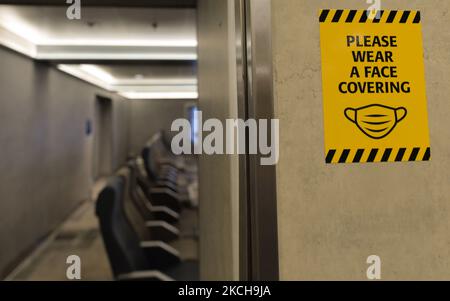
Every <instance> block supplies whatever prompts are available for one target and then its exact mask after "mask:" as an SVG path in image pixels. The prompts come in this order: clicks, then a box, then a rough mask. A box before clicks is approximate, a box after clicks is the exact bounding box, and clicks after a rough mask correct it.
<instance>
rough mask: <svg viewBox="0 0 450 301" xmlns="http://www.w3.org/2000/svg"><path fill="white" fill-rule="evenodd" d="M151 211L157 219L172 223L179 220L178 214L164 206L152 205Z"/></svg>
mask: <svg viewBox="0 0 450 301" xmlns="http://www.w3.org/2000/svg"><path fill="white" fill-rule="evenodd" d="M152 212H153V214H154V216H155V217H156V219H157V220H162V221H165V222H168V223H172V224H173V223H177V222H179V220H180V215H179V214H178V213H176V212H175V211H174V210H172V209H170V208H169V207H166V206H152Z"/></svg>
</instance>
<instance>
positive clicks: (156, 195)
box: [149, 187, 181, 213]
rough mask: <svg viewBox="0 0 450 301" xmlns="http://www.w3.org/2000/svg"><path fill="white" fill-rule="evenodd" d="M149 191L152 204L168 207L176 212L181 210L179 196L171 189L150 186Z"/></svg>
mask: <svg viewBox="0 0 450 301" xmlns="http://www.w3.org/2000/svg"><path fill="white" fill-rule="evenodd" d="M149 192H150V197H151V199H152V200H154V202H153V203H154V205H158V206H166V207H169V208H170V209H172V210H173V211H175V212H177V213H179V212H180V211H181V198H180V196H179V195H178V194H177V193H175V192H173V191H172V190H171V189H168V188H163V187H152V188H150V191H149Z"/></svg>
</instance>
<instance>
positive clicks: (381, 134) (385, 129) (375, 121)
mask: <svg viewBox="0 0 450 301" xmlns="http://www.w3.org/2000/svg"><path fill="white" fill-rule="evenodd" d="M344 114H345V117H347V119H348V120H350V121H351V122H353V123H354V124H356V126H357V127H358V128H359V129H360V130H361V131H362V132H363V133H364V134H365V135H366V136H368V137H370V138H373V139H382V138H385V137H386V136H387V135H389V134H390V133H391V132H392V131H393V130H394V128H395V127H396V126H397V124H398V123H399V122H400V121H402V120H403V119H405V117H406V115H407V114H408V111H407V110H406V108H404V107H400V108H391V107H387V106H383V105H378V104H373V105H369V106H365V107H361V108H358V109H353V108H347V109H345V111H344Z"/></svg>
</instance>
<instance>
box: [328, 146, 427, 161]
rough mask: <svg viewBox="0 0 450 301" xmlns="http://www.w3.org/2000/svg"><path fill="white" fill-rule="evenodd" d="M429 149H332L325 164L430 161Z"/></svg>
mask: <svg viewBox="0 0 450 301" xmlns="http://www.w3.org/2000/svg"><path fill="white" fill-rule="evenodd" d="M430 159H431V150H430V148H429V147H426V148H423V147H422V148H421V147H413V148H406V147H401V148H397V149H394V148H386V149H378V148H372V149H341V150H337V149H330V150H328V151H327V154H326V158H325V162H326V163H327V164H332V163H375V162H413V161H430Z"/></svg>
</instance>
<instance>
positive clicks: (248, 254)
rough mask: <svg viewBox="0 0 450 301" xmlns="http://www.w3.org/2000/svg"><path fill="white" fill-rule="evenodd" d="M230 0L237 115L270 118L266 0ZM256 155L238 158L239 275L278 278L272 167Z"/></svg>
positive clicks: (257, 278)
mask: <svg viewBox="0 0 450 301" xmlns="http://www.w3.org/2000/svg"><path fill="white" fill-rule="evenodd" d="M235 1H236V48H237V73H238V74H237V79H238V115H239V118H241V119H244V120H248V119H255V120H259V119H269V120H270V119H272V118H274V115H275V114H274V100H273V73H272V41H271V0H235ZM270 137H271V133H270V129H269V133H268V139H270ZM268 141H270V140H268ZM246 142H247V143H246V145H247V146H248V135H247V136H246ZM247 153H248V152H247ZM260 157H261V156H260V155H241V157H240V161H239V166H240V167H239V173H240V183H241V185H240V193H239V195H240V206H239V211H240V241H239V243H240V277H241V280H255V281H258V280H278V279H279V269H278V225H277V201H276V200H277V197H276V169H275V166H262V165H260Z"/></svg>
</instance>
